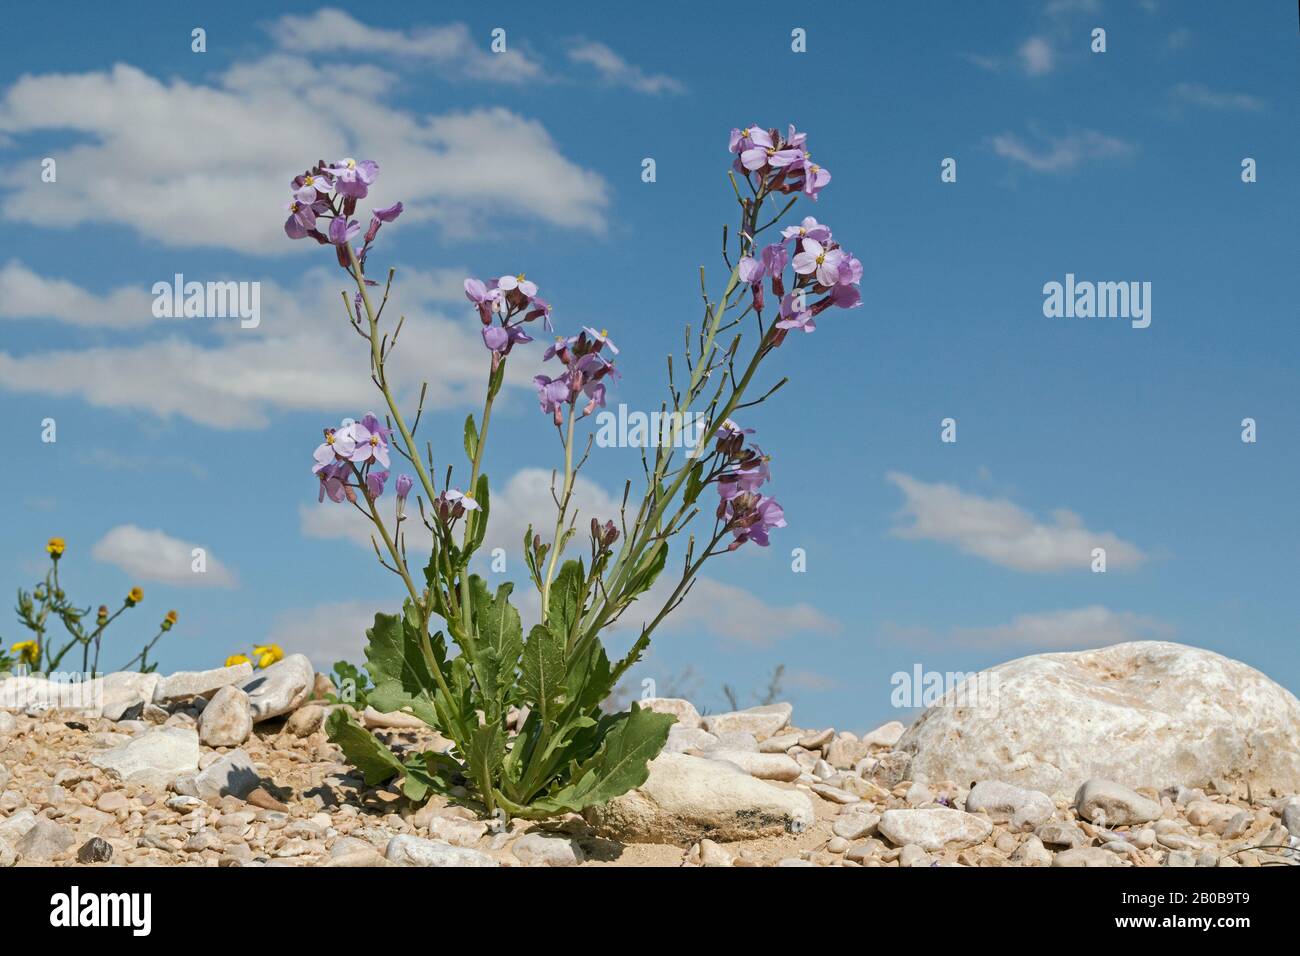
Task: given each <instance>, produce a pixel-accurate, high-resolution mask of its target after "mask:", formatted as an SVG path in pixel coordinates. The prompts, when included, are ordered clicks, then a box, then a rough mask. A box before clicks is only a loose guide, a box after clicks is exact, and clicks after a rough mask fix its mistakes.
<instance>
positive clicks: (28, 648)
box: [11, 641, 41, 667]
mask: <svg viewBox="0 0 1300 956" xmlns="http://www.w3.org/2000/svg"><path fill="white" fill-rule="evenodd" d="M11 649H12V650H13V651H14V652H15V653H17V655H18V659H19V660H20V661H22V662H23V663H24V664H26V665H28V666H29V667H35V666H36V665H37V664H38V663H40V660H41V646H40V645H39V644H37V643H36V642H35V641H19V642H18V643H17V644H15V645H14V646H13V647H12V648H11Z"/></svg>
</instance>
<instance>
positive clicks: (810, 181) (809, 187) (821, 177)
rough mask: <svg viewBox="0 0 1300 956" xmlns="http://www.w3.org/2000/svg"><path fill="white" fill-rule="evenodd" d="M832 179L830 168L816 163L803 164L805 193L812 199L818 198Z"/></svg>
mask: <svg viewBox="0 0 1300 956" xmlns="http://www.w3.org/2000/svg"><path fill="white" fill-rule="evenodd" d="M830 181H831V174H830V170H828V169H825V168H824V167H822V166H818V165H817V164H816V163H810V162H805V163H804V165H803V191H804V195H805V196H808V197H809V198H811V199H816V198H817V194H818V193H819V192H821V191H822V187H824V186H825V185H826V184H827V183H829V182H830Z"/></svg>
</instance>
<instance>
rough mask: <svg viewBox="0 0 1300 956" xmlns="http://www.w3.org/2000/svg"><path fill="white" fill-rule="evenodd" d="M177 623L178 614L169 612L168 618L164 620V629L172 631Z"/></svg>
mask: <svg viewBox="0 0 1300 956" xmlns="http://www.w3.org/2000/svg"><path fill="white" fill-rule="evenodd" d="M175 623H176V612H175V611H168V612H167V614H166V616H165V617H164V618H163V621H162V629H163V630H164V631H170V630H171V629H172V627H173V625H175Z"/></svg>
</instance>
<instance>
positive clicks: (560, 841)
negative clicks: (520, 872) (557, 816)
mask: <svg viewBox="0 0 1300 956" xmlns="http://www.w3.org/2000/svg"><path fill="white" fill-rule="evenodd" d="M661 713H662V711H661ZM510 852H512V853H513V854H514V855H515V859H517V860H519V861H520V862H522V863H524V864H526V865H527V866H577V865H578V864H579V863H581V862H582V861H583V859H584V856H583V853H582V847H580V846H578V844H577V843H575V842H574V841H572V840H570V839H567V838H565V837H560V836H549V835H547V834H544V833H525V834H524V835H523V836H521V837H520V838H519V839H518V840H516V841H515V844H514V846H513V847H511V849H510Z"/></svg>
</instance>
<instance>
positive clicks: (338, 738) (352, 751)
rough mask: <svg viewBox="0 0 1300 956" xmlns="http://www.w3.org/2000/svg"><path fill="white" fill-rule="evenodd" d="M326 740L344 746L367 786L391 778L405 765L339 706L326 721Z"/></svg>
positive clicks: (402, 771)
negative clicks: (327, 738)
mask: <svg viewBox="0 0 1300 956" xmlns="http://www.w3.org/2000/svg"><path fill="white" fill-rule="evenodd" d="M325 730H326V732H327V733H328V734H329V739H330V740H332V741H333V742H334V743H336V744H338V745H339V747H341V748H342V749H343V755H344V756H345V757H347V759H348V762H349V763H350V764H352V765H353V766H354V767H356V768H357V769H358V770H360V771H361V773H362V775H363V776H364V777H365V781H366V784H367V786H371V787H373V786H375V785H376V784H380V783H383V782H384V781H386V780H391V779H392V778H393V777H396V776H397V775H398V774H400V773H406V767H405V766H404V765H403V764H402V762H401V761H400V760H398V759H397V756H396V754H394V753H393V752H392V751H391V750H389V749H388V748H387V747H385V746H384V745H383V744H382V743H380V742H379V740H378V739H376V737H375V735H374V734H372V733H371V732H370V731H368V730H366V729H365V728H364V727H362V726H361V725H360V724H358V723H357V722H356V721H355V720H353V719H352V717H351V716H350V715H349V714H348V712H347V711H346V710H345V709H343V708H342V707H339V708H337V709H336V710H335V711H334V712H333V713H331V714H330V715H329V719H328V720H326V721H325Z"/></svg>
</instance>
